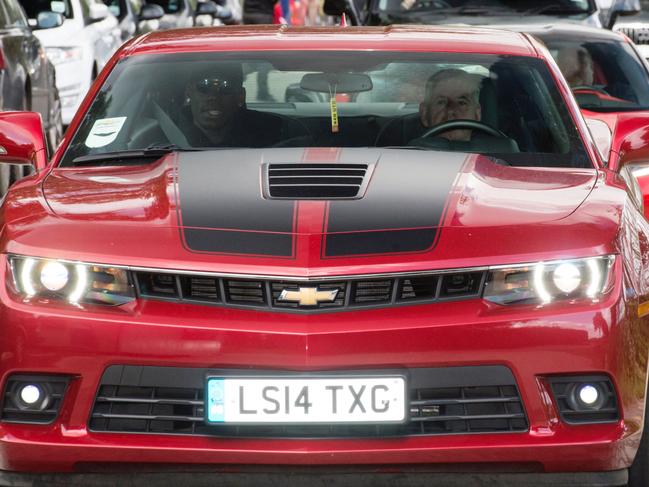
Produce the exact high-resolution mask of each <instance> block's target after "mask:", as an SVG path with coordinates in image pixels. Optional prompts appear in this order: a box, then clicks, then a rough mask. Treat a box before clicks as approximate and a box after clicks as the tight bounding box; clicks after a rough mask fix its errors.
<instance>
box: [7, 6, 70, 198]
mask: <svg viewBox="0 0 649 487" xmlns="http://www.w3.org/2000/svg"><path fill="white" fill-rule="evenodd" d="M39 20H40V21H39V22H38V24H37V25H36V26H35V27H34V28H35V29H40V31H39V32H45V29H46V28H56V25H57V24H60V23H61V22H63V19H62V17H61V16H60V15H58V14H50V15H45V16H42V17H41V18H40V19H39ZM55 80H56V76H55V70H54V66H53V65H52V63H51V62H50V61H49V60H48V59H47V57H46V56H45V51H44V50H43V47H42V45H41V42H40V40H39V39H38V37H37V36H36V35H35V34H34V32H33V29H32V27H30V26H29V24H28V21H27V17H26V16H25V13H24V12H23V10H22V8H21V7H20V4H19V3H18V2H17V0H0V110H2V111H12V110H33V111H35V112H38V113H40V115H41V117H42V119H43V129H44V130H45V134H46V135H47V138H46V140H47V145H48V148H49V150H53V149H54V148H56V146H57V145H58V142H59V140H60V138H61V136H62V135H63V123H62V119H61V102H60V100H59V94H58V90H57V88H56V81H55ZM24 174H25V168H24V167H19V166H14V167H13V168H10V167H9V166H5V167H1V168H0V197H1V196H2V195H4V194H5V192H6V190H7V187H8V185H9V184H11V183H12V182H13V181H15V180H17V179H19V178H20V177H21V176H23V175H24Z"/></svg>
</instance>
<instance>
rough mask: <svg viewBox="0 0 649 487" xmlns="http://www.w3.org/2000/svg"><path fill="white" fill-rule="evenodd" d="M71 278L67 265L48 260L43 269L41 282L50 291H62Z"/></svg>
mask: <svg viewBox="0 0 649 487" xmlns="http://www.w3.org/2000/svg"><path fill="white" fill-rule="evenodd" d="M69 279H70V275H69V273H68V269H67V267H65V266H64V265H63V264H61V263H60V262H47V263H46V264H45V265H44V266H43V268H42V269H41V284H42V285H43V287H45V289H48V290H50V291H60V290H61V289H63V288H64V287H65V286H66V284H67V283H68V281H69Z"/></svg>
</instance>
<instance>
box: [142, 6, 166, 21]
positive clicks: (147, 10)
mask: <svg viewBox="0 0 649 487" xmlns="http://www.w3.org/2000/svg"><path fill="white" fill-rule="evenodd" d="M164 14H165V11H164V10H163V8H162V7H161V6H160V5H156V4H155V3H145V4H144V5H142V9H141V10H140V16H139V20H140V21H147V20H158V19H161V18H162V17H164Z"/></svg>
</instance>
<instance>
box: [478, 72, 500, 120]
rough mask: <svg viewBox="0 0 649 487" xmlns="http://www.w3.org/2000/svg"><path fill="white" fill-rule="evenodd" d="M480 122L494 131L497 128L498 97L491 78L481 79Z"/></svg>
mask: <svg viewBox="0 0 649 487" xmlns="http://www.w3.org/2000/svg"><path fill="white" fill-rule="evenodd" d="M480 108H481V121H482V123H486V124H487V125H489V126H490V127H493V128H495V129H497V128H499V127H498V97H497V95H496V88H495V87H494V84H493V81H492V80H491V78H483V80H482V82H481V86H480Z"/></svg>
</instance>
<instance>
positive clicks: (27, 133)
mask: <svg viewBox="0 0 649 487" xmlns="http://www.w3.org/2000/svg"><path fill="white" fill-rule="evenodd" d="M0 146H2V147H4V149H5V150H6V151H7V153H6V155H0V162H9V163H18V164H32V165H33V166H34V167H35V168H36V170H37V171H40V170H41V169H43V168H44V167H45V166H46V165H47V148H46V146H45V140H44V138H43V121H42V119H41V115H40V113H36V112H2V113H0Z"/></svg>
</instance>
